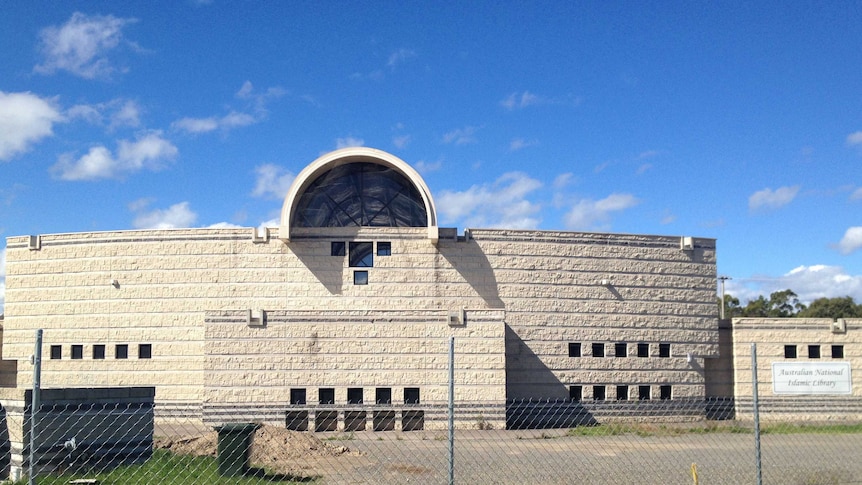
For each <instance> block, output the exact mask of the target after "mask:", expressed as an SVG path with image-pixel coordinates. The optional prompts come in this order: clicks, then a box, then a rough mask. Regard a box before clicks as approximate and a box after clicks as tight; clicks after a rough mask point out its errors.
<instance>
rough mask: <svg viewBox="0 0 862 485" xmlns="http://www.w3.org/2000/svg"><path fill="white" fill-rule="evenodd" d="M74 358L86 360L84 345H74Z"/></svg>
mask: <svg viewBox="0 0 862 485" xmlns="http://www.w3.org/2000/svg"><path fill="white" fill-rule="evenodd" d="M72 358H73V359H83V358H84V346H83V345H73V346H72Z"/></svg>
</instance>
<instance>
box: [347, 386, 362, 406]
mask: <svg viewBox="0 0 862 485" xmlns="http://www.w3.org/2000/svg"><path fill="white" fill-rule="evenodd" d="M347 404H362V388H361V387H348V388H347Z"/></svg>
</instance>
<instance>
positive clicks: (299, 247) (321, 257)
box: [287, 241, 346, 295]
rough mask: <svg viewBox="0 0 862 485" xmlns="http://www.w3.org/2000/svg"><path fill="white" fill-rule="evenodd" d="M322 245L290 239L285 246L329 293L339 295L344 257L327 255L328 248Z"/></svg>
mask: <svg viewBox="0 0 862 485" xmlns="http://www.w3.org/2000/svg"><path fill="white" fill-rule="evenodd" d="M324 246H325V245H322V244H320V243H319V242H317V241H292V242H291V243H290V244H288V245H287V248H288V250H289V251H290V252H292V253H293V254H294V255H296V257H297V258H299V260H300V261H302V264H303V266H305V268H306V270H308V271H310V272H311V274H313V275H314V277H315V278H317V280H318V281H320V283H321V284H322V285H323V286H324V287H325V288H326V291H328V292H329V294H331V295H340V294H341V293H342V292H343V288H344V257H328V256H330V254H331V253H330V248H329V247H328V246H327V247H324ZM345 257H346V256H345ZM294 271H304V270H299V269H296V270H294Z"/></svg>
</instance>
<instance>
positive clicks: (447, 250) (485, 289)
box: [438, 239, 505, 308]
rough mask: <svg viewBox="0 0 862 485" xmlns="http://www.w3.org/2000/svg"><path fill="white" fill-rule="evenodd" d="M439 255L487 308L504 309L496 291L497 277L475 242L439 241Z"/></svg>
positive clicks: (460, 240) (469, 240) (470, 240)
mask: <svg viewBox="0 0 862 485" xmlns="http://www.w3.org/2000/svg"><path fill="white" fill-rule="evenodd" d="M438 250H439V251H440V254H441V255H443V257H444V258H446V261H448V262H449V264H451V265H452V267H453V268H455V270H456V271H458V274H460V275H461V277H462V278H464V281H466V282H467V284H469V285H470V287H471V288H473V291H475V292H476V293H477V294H478V295H479V296H480V297H481V298H482V299H483V300H485V304H486V305H488V308H504V306H505V305H504V304H503V301H502V300H501V299H500V293H499V291H498V289H497V277H496V275H495V274H494V269H493V268H492V267H491V263H490V262H489V261H488V257H487V256H486V255H485V252H484V251H482V248H481V247H480V246H479V244H477V243H476V241H474V240H472V239H468V240H463V239H459V240H458V241H457V242H452V243H447V242H444V241H442V240H441V241H440V243H439V245H438Z"/></svg>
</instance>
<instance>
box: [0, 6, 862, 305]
mask: <svg viewBox="0 0 862 485" xmlns="http://www.w3.org/2000/svg"><path fill="white" fill-rule="evenodd" d="M651 3H656V2H620V3H610V2H522V3H520V4H518V3H514V2H512V3H506V2H503V3H500V2H479V1H477V2H412V1H408V2H401V1H399V2H358V1H357V2H221V1H218V0H213V1H211V2H193V1H186V2H183V1H171V2H94V1H87V2H75V1H66V2H40V1H27V2H24V1H20V2H4V3H3V6H2V7H0V13H2V14H0V32H3V36H2V37H0V236H2V237H3V238H5V237H8V236H15V235H25V234H39V233H62V232H81V231H103V230H116V229H135V228H151V227H209V226H214V225H222V226H224V225H230V226H260V225H263V224H268V225H277V223H276V221H277V218H278V215H279V211H280V209H281V202H282V198H283V195H284V194H285V192H286V191H287V188H288V187H289V184H290V182H291V181H292V179H293V176H294V175H295V174H297V173H298V172H299V171H300V170H302V168H303V167H305V166H306V165H307V164H308V163H310V162H311V161H313V160H314V159H315V158H317V157H318V156H319V155H321V154H322V153H325V152H327V151H330V150H333V149H335V148H339V147H343V146H353V145H362V146H369V147H374V148H379V149H382V150H385V151H388V152H391V153H393V154H395V155H396V156H398V157H400V158H402V159H403V160H405V161H406V162H408V163H410V164H411V165H413V166H414V167H416V168H417V169H418V170H419V172H420V173H421V174H422V176H423V177H424V178H425V180H426V182H427V183H428V185H429V186H430V188H431V190H432V192H433V195H434V197H435V200H436V202H437V205H438V211H439V218H440V221H441V225H442V226H448V227H452V226H456V227H459V228H461V229H463V228H464V227H477V228H478V227H509V228H540V229H562V230H573V231H598V232H622V233H644V234H668V235H680V236H684V235H686V236H687V235H692V236H701V237H711V238H716V239H717V240H718V271H719V273H720V274H723V275H727V276H730V277H731V278H733V279H732V280H731V281H729V283H728V286H727V291H728V292H730V293H732V294H734V295H736V296H738V297H740V298H741V299H742V300H743V302H744V301H745V300H746V299H748V298H751V297H755V296H757V295H759V294H766V295H768V294H769V293H770V292H772V291H775V290H779V289H784V288H791V289H793V290H795V291H796V292H797V293H799V294H800V296H801V297H802V299H803V300H805V301H810V300H812V299H814V298H818V297H822V296H829V297H835V296H845V295H850V296H853V297H854V298H855V299H856V301H857V302H862V216H860V214H862V69H860V67H859V66H862V49H860V48H859V46H860V42H862V8H860V7H859V4H857V3H851V2H802V1H795V2H753V3H752V2H710V3H704V2H690V1H685V2H672V1H668V2H658V3H657V5H651ZM3 247H4V249H3V250H2V253H0V305H2V302H3V299H4V296H3V295H4V294H5V289H4V288H5V284H4V282H5V263H4V259H5V243H4V245H3Z"/></svg>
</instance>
